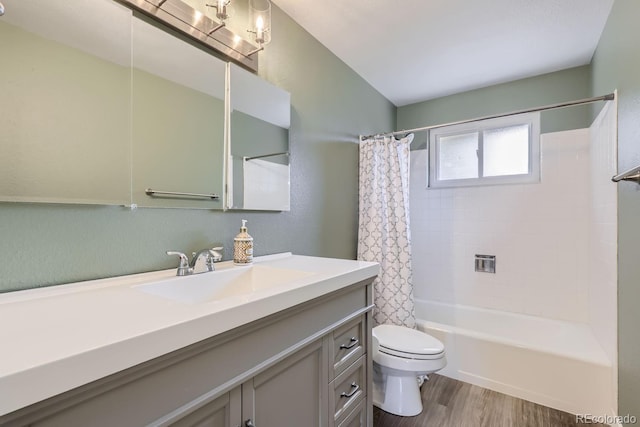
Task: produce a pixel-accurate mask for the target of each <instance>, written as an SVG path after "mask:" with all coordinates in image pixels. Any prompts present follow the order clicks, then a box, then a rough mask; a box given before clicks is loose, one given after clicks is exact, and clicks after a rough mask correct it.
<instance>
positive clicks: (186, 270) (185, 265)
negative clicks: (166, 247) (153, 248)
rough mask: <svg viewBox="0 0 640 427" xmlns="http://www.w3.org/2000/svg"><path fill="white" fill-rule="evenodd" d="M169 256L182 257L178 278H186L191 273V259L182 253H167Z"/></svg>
mask: <svg viewBox="0 0 640 427" xmlns="http://www.w3.org/2000/svg"><path fill="white" fill-rule="evenodd" d="M167 255H177V256H179V257H180V264H179V265H178V270H177V271H176V276H186V275H188V274H190V273H191V271H190V270H191V267H189V258H188V257H187V256H186V255H185V254H183V253H182V252H177V251H167Z"/></svg>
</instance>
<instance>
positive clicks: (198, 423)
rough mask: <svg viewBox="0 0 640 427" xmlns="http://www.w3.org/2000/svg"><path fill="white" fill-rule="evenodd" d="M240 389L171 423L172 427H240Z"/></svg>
mask: <svg viewBox="0 0 640 427" xmlns="http://www.w3.org/2000/svg"><path fill="white" fill-rule="evenodd" d="M240 394H241V389H240V387H238V388H236V389H234V390H231V391H230V392H229V393H225V394H224V395H222V396H220V397H218V398H217V399H215V400H214V401H212V402H209V403H207V404H206V405H204V406H203V407H201V408H199V409H197V410H195V411H193V412H190V413H189V414H188V415H185V416H184V417H182V418H180V419H179V420H177V421H175V422H173V423H171V424H170V425H171V427H237V426H239V425H240V405H241V397H240Z"/></svg>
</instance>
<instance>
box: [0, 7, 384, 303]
mask: <svg viewBox="0 0 640 427" xmlns="http://www.w3.org/2000/svg"><path fill="white" fill-rule="evenodd" d="M273 28H274V33H273V41H272V43H271V44H269V45H268V46H266V49H265V51H264V52H261V53H260V54H259V55H260V56H261V57H260V61H261V66H260V75H261V76H262V77H264V78H266V79H267V80H269V81H271V82H272V83H274V84H276V85H278V86H280V87H282V88H283V89H285V90H287V91H289V92H290V93H291V102H292V120H291V133H290V144H291V146H290V149H291V211H290V212H283V213H276V212H274V213H267V212H247V213H238V212H218V211H206V210H186V209H145V208H140V209H138V210H135V211H130V210H127V209H125V208H120V207H113V206H111V207H105V206H78V205H49V204H23V203H0V236H2V237H1V238H0V259H2V262H0V290H2V291H8V290H17V289H25V288H31V287H36V286H43V285H53V284H60V283H67V282H71V281H79V280H87V279H93V278H99V277H107V276H116V275H124V274H130V273H135V272H143V271H150V270H159V269H165V268H171V267H175V266H176V265H177V263H176V260H175V259H173V257H168V256H167V255H166V254H165V253H164V252H165V251H166V250H170V249H171V250H180V251H185V252H190V251H193V250H196V249H201V248H204V247H211V246H213V245H214V244H219V243H221V244H223V245H224V246H225V259H229V257H230V254H231V253H232V251H231V249H232V242H233V237H234V236H235V235H236V234H237V233H238V228H239V226H240V219H242V218H246V219H248V220H249V224H248V226H249V232H250V233H251V235H253V237H254V238H255V251H256V255H263V254H269V253H276V252H283V251H292V252H294V253H298V254H305V255H317V256H331V257H340V258H355V254H356V241H357V221H358V215H357V210H358V197H357V193H358V167H357V164H358V145H357V144H356V143H355V142H356V140H357V135H358V134H359V133H363V134H368V133H373V132H376V131H379V130H380V129H385V130H386V129H393V128H395V107H394V106H393V104H391V103H390V102H389V101H388V100H387V99H386V98H384V97H383V96H382V95H381V94H379V93H378V92H377V91H376V90H374V89H373V88H372V87H371V86H370V85H369V84H368V83H366V82H365V81H364V80H363V79H362V78H361V77H360V76H358V75H357V74H356V73H355V72H354V71H353V70H351V69H350V68H349V67H347V66H346V65H345V64H344V63H343V62H342V61H340V60H339V59H338V58H337V57H335V56H334V55H333V54H332V53H330V52H329V51H328V50H327V49H326V48H325V47H324V46H322V45H321V44H320V43H319V42H318V41H316V40H315V39H314V38H312V37H311V36H310V35H309V34H308V33H306V32H305V31H304V30H303V29H302V28H301V27H299V26H298V25H297V24H296V23H295V22H293V21H292V20H291V19H290V18H289V17H288V16H287V15H285V14H284V13H282V12H281V11H280V10H279V9H278V8H277V7H275V5H274V6H273Z"/></svg>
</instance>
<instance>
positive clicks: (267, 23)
mask: <svg viewBox="0 0 640 427" xmlns="http://www.w3.org/2000/svg"><path fill="white" fill-rule="evenodd" d="M247 31H248V32H250V33H252V34H254V35H255V39H254V40H255V42H256V43H258V47H257V48H256V49H254V50H252V51H251V52H249V53H248V54H247V56H251V55H253V54H254V53H258V52H260V51H261V50H263V49H264V45H266V44H269V42H270V41H271V2H270V1H269V0H249V29H248V30H247Z"/></svg>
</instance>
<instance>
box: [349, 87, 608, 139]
mask: <svg viewBox="0 0 640 427" xmlns="http://www.w3.org/2000/svg"><path fill="white" fill-rule="evenodd" d="M615 97H616V95H615V93H608V94H606V95H602V96H595V97H593V98H585V99H578V100H576V101H567V102H560V103H558V104H551V105H545V106H543V107H536V108H527V109H524V110H517V111H511V112H509V113H502V114H494V115H491V116H483V117H476V118H475V119H466V120H459V121H457V122H450V123H443V124H439V125H431V126H423V127H419V128H414V129H404V130H398V131H395V132H386V133H377V134H375V135H367V136H362V137H361V138H360V140H361V141H362V140H365V139H367V138H374V137H380V136H396V135H404V134H407V133H411V132H419V131H423V130H430V129H436V128H441V127H445V126H453V125H461V124H464V123H471V122H477V121H480V120H488V119H497V118H500V117H508V116H515V115H517V114H524V113H533V112H536V111H545V110H554V109H556V108H564V107H573V106H574V105H582V104H591V103H593V102H598V101H612V100H614V99H615Z"/></svg>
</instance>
